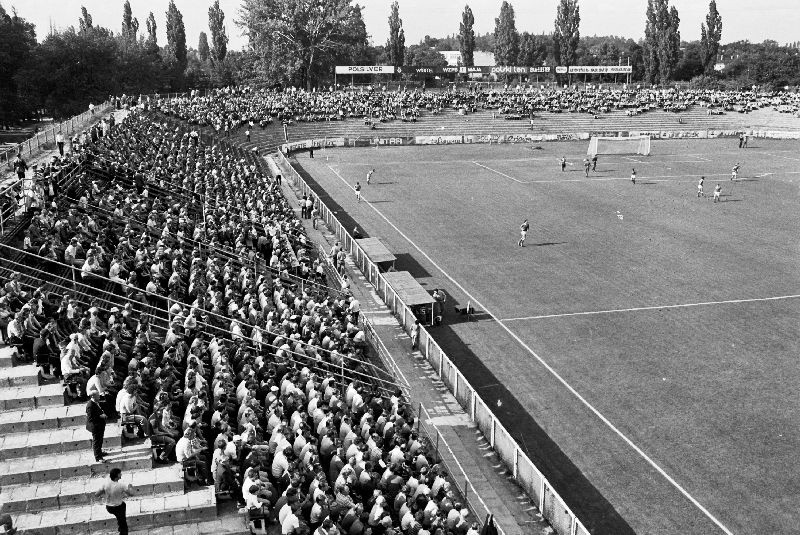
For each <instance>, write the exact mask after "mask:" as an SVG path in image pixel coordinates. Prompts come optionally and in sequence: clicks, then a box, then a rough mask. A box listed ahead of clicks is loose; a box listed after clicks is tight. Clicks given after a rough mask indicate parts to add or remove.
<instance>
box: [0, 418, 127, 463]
mask: <svg viewBox="0 0 800 535" xmlns="http://www.w3.org/2000/svg"><path fill="white" fill-rule="evenodd" d="M91 447H92V435H91V433H89V432H88V431H87V430H86V428H85V427H84V426H80V425H72V426H67V427H62V428H60V429H40V430H35V431H28V432H21V433H9V434H7V435H4V436H3V437H0V460H10V459H14V458H18V457H36V456H39V455H60V454H62V453H66V452H70V451H76V450H81V449H90V448H91ZM120 447H122V431H121V429H120V427H119V426H118V425H109V426H106V432H105V435H104V436H103V448H104V449H110V448H120Z"/></svg>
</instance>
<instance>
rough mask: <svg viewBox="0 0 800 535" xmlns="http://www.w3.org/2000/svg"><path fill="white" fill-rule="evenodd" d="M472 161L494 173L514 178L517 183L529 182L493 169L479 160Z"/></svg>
mask: <svg viewBox="0 0 800 535" xmlns="http://www.w3.org/2000/svg"><path fill="white" fill-rule="evenodd" d="M472 163H474V164H475V165H477V166H478V167H483V168H484V169H486V170H487V171H491V172H492V173H495V174H498V175H500V176H504V177H506V178H508V179H511V180H513V181H514V182H516V183H517V184H528V182H525V181H523V180H518V179H516V178H514V177H513V176H509V175H507V174H505V173H502V172H500V171H498V170H497V169H492V168H491V167H488V166H486V165H483V164H482V163H478V162H472Z"/></svg>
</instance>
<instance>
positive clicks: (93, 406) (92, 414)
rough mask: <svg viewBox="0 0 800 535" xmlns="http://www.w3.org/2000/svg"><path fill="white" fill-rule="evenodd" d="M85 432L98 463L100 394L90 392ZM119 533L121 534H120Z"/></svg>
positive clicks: (102, 420) (100, 455)
mask: <svg viewBox="0 0 800 535" xmlns="http://www.w3.org/2000/svg"><path fill="white" fill-rule="evenodd" d="M86 430H87V431H89V432H90V433H91V434H92V451H93V452H94V460H95V461H97V462H100V463H104V462H106V461H105V459H103V457H104V455H105V453H103V436H104V435H105V432H106V414H105V412H103V407H101V406H100V392H99V391H97V390H94V391H92V393H91V397H90V398H89V402H88V403H86ZM120 533H121V532H120Z"/></svg>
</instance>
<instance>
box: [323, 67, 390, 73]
mask: <svg viewBox="0 0 800 535" xmlns="http://www.w3.org/2000/svg"><path fill="white" fill-rule="evenodd" d="M336 74H394V67H393V66H392V65H337V66H336Z"/></svg>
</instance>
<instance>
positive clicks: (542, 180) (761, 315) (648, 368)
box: [298, 139, 800, 534]
mask: <svg viewBox="0 0 800 535" xmlns="http://www.w3.org/2000/svg"><path fill="white" fill-rule="evenodd" d="M587 145H588V142H581V143H543V144H541V145H540V146H538V147H537V146H531V145H471V146H434V147H393V148H387V147H380V148H360V149H355V148H354V149H328V150H318V151H316V153H315V158H314V159H310V158H309V157H308V155H307V154H300V155H298V163H299V164H300V167H302V169H303V170H304V171H305V172H307V174H308V175H310V177H312V180H313V183H314V187H315V190H316V191H317V192H318V194H320V196H321V198H322V199H323V201H324V202H325V203H326V204H329V206H332V207H333V208H334V209H335V210H337V212H338V213H337V216H340V218H341V220H342V221H343V222H344V223H345V224H346V225H347V226H348V228H349V230H352V226H355V225H358V227H359V228H360V229H361V231H362V233H364V234H365V235H368V236H378V237H380V238H381V239H382V240H383V241H384V242H385V243H386V244H387V246H388V247H389V249H390V250H391V251H392V252H394V253H395V255H396V256H397V257H398V260H397V269H398V270H408V271H410V272H411V273H412V275H414V276H415V277H417V278H418V279H419V280H420V282H421V283H422V284H423V285H425V286H426V288H428V289H429V290H431V291H432V290H433V289H434V288H443V289H444V290H445V291H446V293H447V295H448V300H447V313H446V315H445V318H444V325H443V326H441V327H437V328H433V329H432V331H431V332H432V334H433V335H434V337H435V338H436V339H437V341H439V342H440V344H441V345H442V347H443V348H444V349H445V351H446V352H447V353H448V354H449V355H450V357H451V358H452V359H453V360H454V361H455V362H456V363H457V364H458V365H459V367H460V369H461V370H462V371H463V372H464V374H465V376H466V377H467V379H468V380H469V381H470V382H471V383H472V384H473V386H475V387H476V389H477V390H478V391H479V392H480V394H481V396H482V397H483V398H484V400H486V401H487V403H489V404H490V406H492V407H493V410H495V413H496V414H497V415H498V417H500V418H501V420H502V421H503V423H504V425H505V426H506V428H507V429H509V431H511V432H512V433H513V434H514V435H515V437H516V439H517V442H518V443H519V444H520V446H522V447H523V449H525V450H526V451H527V452H528V454H529V456H530V457H531V458H532V459H533V460H534V462H536V463H537V465H539V466H540V468H541V469H542V470H543V471H544V472H545V474H546V475H547V477H548V478H549V479H550V480H551V481H552V482H553V484H554V485H555V486H556V488H557V489H558V490H559V492H561V493H562V494H564V495H565V499H566V500H567V503H568V504H570V506H571V507H572V508H573V510H574V511H575V512H576V513H577V514H578V516H579V517H580V518H581V519H582V520H584V519H588V521H586V522H585V523H586V525H587V527H588V528H589V529H590V530H591V531H592V532H593V533H614V534H616V533H626V532H635V533H641V534H645V533H646V534H673V533H674V534H687V533H698V534H713V533H735V534H744V533H785V534H789V533H797V531H798V528H797V526H798V525H800V471H798V469H797V462H796V455H797V452H798V451H800V425H798V424H799V423H800V395H798V393H797V385H798V384H800V365H798V364H799V363H798V356H800V321H799V320H800V272H798V268H799V267H800V262H798V261H799V260H800V242H798V237H797V234H798V229H800V152H798V151H797V148H798V142H796V141H775V140H756V139H752V140H751V143H750V147H749V148H747V149H738V141H737V140H733V139H721V140H701V141H659V140H653V141H652V154H651V155H650V156H636V155H608V156H603V155H601V156H600V157H599V159H598V164H597V170H596V171H594V172H590V173H589V176H588V177H586V176H585V174H584V169H583V165H582V160H583V158H585V156H586V147H587ZM562 156H564V157H566V159H567V161H568V162H569V165H567V168H566V171H563V172H562V171H561V169H560V165H559V159H560V158H561V157H562ZM737 162H740V163H741V169H740V171H739V180H737V181H735V182H733V181H731V180H730V175H731V168H732V167H733V165H734V164H736V163H737ZM373 168H374V169H375V172H374V174H373V176H372V180H371V184H369V185H367V184H366V175H367V172H368V171H369V170H370V169H373ZM633 168H635V169H636V173H637V181H636V184H635V185H634V184H632V183H631V180H630V175H631V170H632V169H633ZM702 175H704V176H705V177H706V179H705V188H704V189H705V196H704V197H698V196H697V183H698V180H699V178H700V176H702ZM356 181H360V183H361V185H362V197H363V200H362V201H361V202H360V203H359V202H357V201H356V198H355V195H354V193H353V190H352V186H353V185H354V184H355V183H356ZM718 183H719V184H720V185H721V186H722V192H721V197H720V202H717V203H714V202H713V199H712V192H713V190H714V188H715V186H716V185H717V184H718ZM524 218H527V219H528V220H529V222H530V226H531V228H530V231H529V233H528V237H527V241H526V243H525V247H518V246H517V240H518V239H519V225H520V224H521V223H522V220H523V219H524ZM470 300H471V301H472V303H473V305H474V306H475V308H476V309H477V311H478V314H477V315H476V318H475V320H474V321H470V322H466V321H464V317H463V316H457V315H456V314H455V313H454V312H453V308H452V305H454V304H460V305H462V306H463V305H464V304H466V302H467V301H470Z"/></svg>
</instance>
